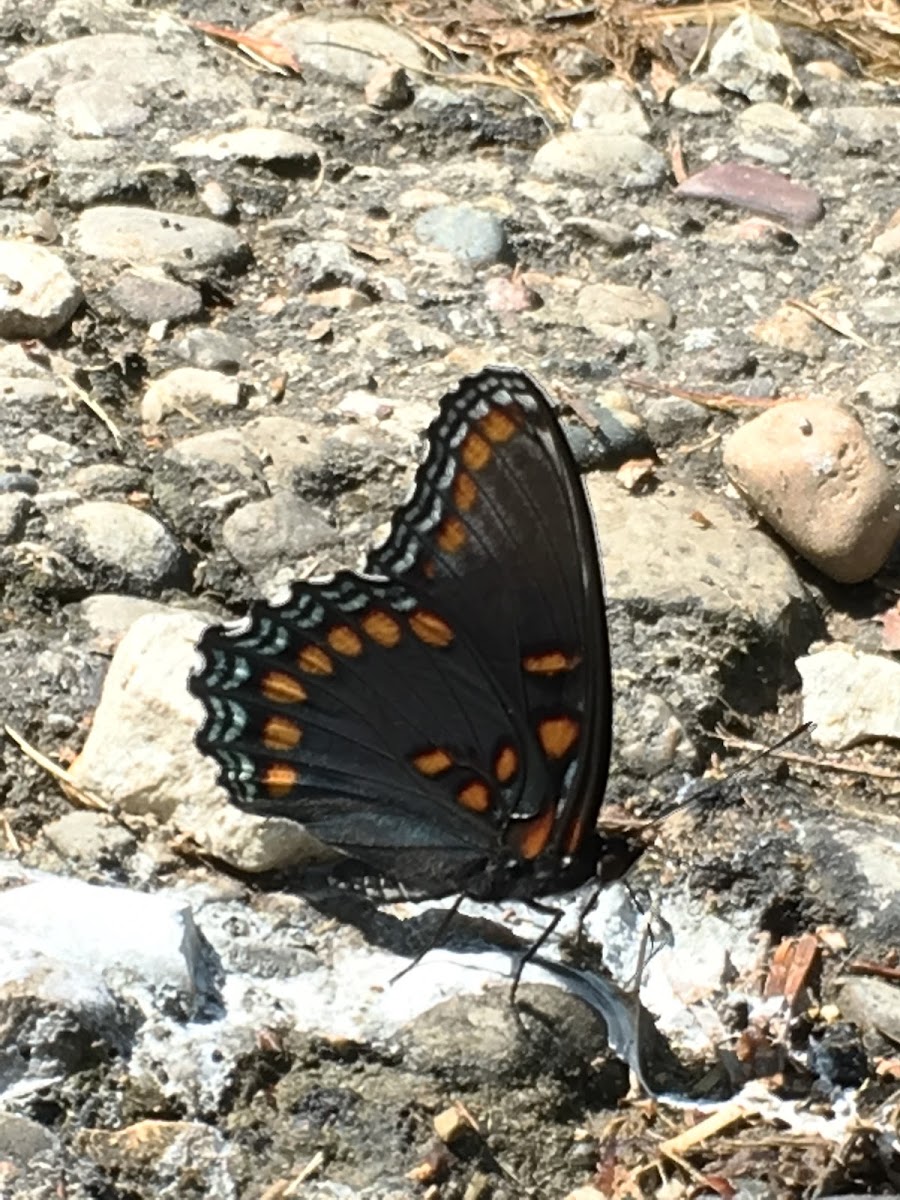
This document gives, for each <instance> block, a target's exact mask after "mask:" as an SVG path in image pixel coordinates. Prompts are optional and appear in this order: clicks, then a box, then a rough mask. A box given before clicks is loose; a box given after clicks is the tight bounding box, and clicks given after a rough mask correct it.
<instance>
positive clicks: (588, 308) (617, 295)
mask: <svg viewBox="0 0 900 1200" xmlns="http://www.w3.org/2000/svg"><path fill="white" fill-rule="evenodd" d="M576 304H577V309H578V314H579V316H580V317H581V320H582V321H583V322H584V326H585V328H586V329H589V330H590V331H591V333H594V334H596V335H597V336H598V337H604V336H606V335H608V334H609V332H610V330H612V329H615V328H618V327H621V326H624V327H625V328H628V329H633V328H635V327H636V326H638V325H657V326H659V327H660V328H663V329H667V328H669V327H670V326H671V325H672V324H673V323H674V320H675V316H674V313H673V312H672V309H671V308H670V306H669V304H668V303H667V302H666V300H664V299H663V297H662V296H659V295H656V294H655V293H651V292H645V291H642V290H641V288H636V287H629V286H627V285H625V284H620V283H589V284H588V285H587V287H585V288H582V289H581V291H580V292H579V294H578V300H577V302H576Z"/></svg>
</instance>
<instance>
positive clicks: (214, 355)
mask: <svg viewBox="0 0 900 1200" xmlns="http://www.w3.org/2000/svg"><path fill="white" fill-rule="evenodd" d="M172 348H173V350H174V351H175V353H176V354H177V355H178V357H179V358H182V359H185V360H186V361H187V362H189V363H190V364H191V365H192V366H194V367H197V368H199V369H201V370H204V371H224V372H226V373H227V374H229V375H233V374H235V373H236V372H238V371H239V370H240V369H241V368H242V367H243V366H244V364H245V363H246V361H247V359H248V358H249V357H250V354H251V351H252V346H251V343H250V342H248V341H247V339H246V338H242V337H238V336H237V335H236V334H233V333H227V332H226V331H225V330H223V329H207V328H205V327H204V326H200V327H199V328H193V329H186V330H185V331H184V333H183V334H181V335H180V336H179V337H178V338H176V340H175V341H174V342H173V344H172Z"/></svg>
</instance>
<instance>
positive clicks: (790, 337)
mask: <svg viewBox="0 0 900 1200" xmlns="http://www.w3.org/2000/svg"><path fill="white" fill-rule="evenodd" d="M820 330H821V325H820V324H819V322H818V321H816V320H815V318H814V317H811V316H810V315H809V313H806V312H803V310H802V309H799V308H797V307H795V306H794V305H793V304H783V305H782V306H781V307H780V308H778V309H776V311H775V312H774V313H772V314H771V315H770V316H767V317H764V318H763V319H762V320H760V321H757V322H756V324H755V325H754V326H753V336H754V337H755V338H756V339H757V340H758V341H760V342H762V343H763V344H764V345H766V346H775V347H776V348H777V349H779V350H786V351H787V352H788V353H790V354H803V355H805V356H806V357H807V358H823V357H824V356H825V354H826V352H827V346H826V343H825V339H824V338H823V337H822V334H821V333H820Z"/></svg>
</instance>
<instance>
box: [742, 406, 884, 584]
mask: <svg viewBox="0 0 900 1200" xmlns="http://www.w3.org/2000/svg"><path fill="white" fill-rule="evenodd" d="M724 463H725V469H726V471H727V472H728V475H729V477H730V479H731V480H732V482H733V483H734V485H735V486H736V487H737V488H738V489H739V490H740V491H741V492H742V493H743V495H744V497H745V498H746V500H747V501H748V503H749V504H751V505H752V506H753V508H755V509H756V511H757V512H758V513H759V514H760V515H761V516H762V517H764V518H765V520H766V521H768V523H769V524H770V525H771V526H772V528H773V529H774V530H775V531H776V532H777V533H779V534H780V535H781V536H782V537H783V538H784V540H785V541H786V542H788V543H789V544H790V545H791V546H793V548H794V549H795V550H796V551H797V552H798V553H799V554H801V555H802V556H803V557H804V558H806V559H807V560H808V561H809V562H811V563H813V564H814V565H815V566H816V567H818V569H819V570H820V571H822V573H823V574H825V575H827V576H829V577H830V578H831V579H835V580H837V581H838V582H839V583H858V582H860V581H861V580H863V579H868V578H870V577H871V576H872V575H874V574H875V572H876V571H877V570H878V569H879V568H880V567H881V566H882V565H883V564H884V562H885V560H886V559H887V556H888V555H889V554H890V552H891V548H892V547H893V545H894V542H895V541H896V539H897V537H898V535H900V497H898V493H897V489H896V487H895V485H894V482H893V479H892V477H891V475H890V473H889V471H888V469H887V467H886V466H885V465H884V463H882V462H881V460H880V459H879V458H878V456H877V455H876V453H875V450H874V448H873V446H872V445H871V443H870V442H869V440H868V438H867V437H866V434H865V431H864V430H863V427H862V426H861V425H860V423H859V421H857V419H856V418H855V417H854V416H853V415H852V413H850V412H848V411H847V410H846V409H844V408H841V407H840V406H838V405H836V404H830V403H826V402H824V401H815V400H793V401H789V402H787V403H785V404H779V405H778V406H777V407H776V408H772V409H769V411H768V412H765V413H763V414H762V416H759V417H756V418H755V419H754V420H752V421H749V422H748V423H747V424H746V425H744V426H743V428H741V429H739V430H738V431H737V433H735V434H734V435H733V436H732V437H731V438H730V439H729V441H728V444H727V445H726V447H725V453H724Z"/></svg>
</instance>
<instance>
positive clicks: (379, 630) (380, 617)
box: [360, 608, 401, 650]
mask: <svg viewBox="0 0 900 1200" xmlns="http://www.w3.org/2000/svg"><path fill="white" fill-rule="evenodd" d="M360 625H362V627H363V629H364V630H365V631H366V633H367V634H368V635H369V637H370V638H371V639H372V641H373V642H377V644H378V645H379V646H382V647H383V648H384V649H385V650H392V649H393V648H394V646H396V645H397V643H398V642H399V641H400V635H401V630H400V624H399V622H397V621H395V620H394V618H393V617H392V616H391V614H390V613H386V612H385V611H384V609H383V608H371V609H369V611H368V612H367V613H365V615H364V616H363V618H362V620H361V621H360Z"/></svg>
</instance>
